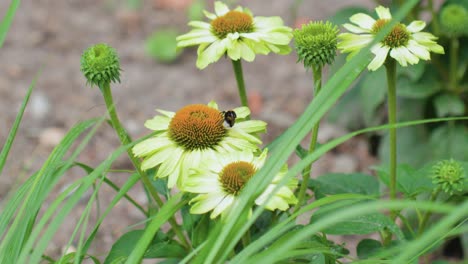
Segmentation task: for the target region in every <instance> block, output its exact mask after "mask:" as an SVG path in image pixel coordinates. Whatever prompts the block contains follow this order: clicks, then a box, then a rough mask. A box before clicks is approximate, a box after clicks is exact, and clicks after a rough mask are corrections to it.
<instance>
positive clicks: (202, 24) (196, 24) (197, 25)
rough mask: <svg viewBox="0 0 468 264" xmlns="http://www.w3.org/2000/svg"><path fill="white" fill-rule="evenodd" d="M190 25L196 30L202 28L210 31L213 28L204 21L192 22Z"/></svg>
mask: <svg viewBox="0 0 468 264" xmlns="http://www.w3.org/2000/svg"><path fill="white" fill-rule="evenodd" d="M188 25H189V26H192V27H194V28H201V29H208V30H209V29H210V28H211V25H210V23H206V22H203V21H190V22H189V23H188Z"/></svg>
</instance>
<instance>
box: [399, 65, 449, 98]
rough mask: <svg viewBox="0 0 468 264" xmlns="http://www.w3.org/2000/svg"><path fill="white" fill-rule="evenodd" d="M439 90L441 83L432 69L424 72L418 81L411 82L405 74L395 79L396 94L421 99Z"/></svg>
mask: <svg viewBox="0 0 468 264" xmlns="http://www.w3.org/2000/svg"><path fill="white" fill-rule="evenodd" d="M440 90H442V84H441V83H440V81H439V80H438V79H437V75H436V74H435V73H434V72H432V71H430V72H427V73H426V74H424V76H423V78H421V80H420V81H418V82H413V81H412V80H411V79H410V78H409V77H406V76H400V77H399V78H398V80H397V95H398V96H401V97H406V98H413V99H423V98H427V97H429V96H431V95H433V94H435V93H437V92H438V91H440Z"/></svg>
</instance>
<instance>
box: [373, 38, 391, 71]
mask: <svg viewBox="0 0 468 264" xmlns="http://www.w3.org/2000/svg"><path fill="white" fill-rule="evenodd" d="M389 50H390V48H389V47H387V46H383V45H381V44H377V45H376V46H374V47H372V49H371V51H372V53H374V54H375V58H374V59H373V60H372V61H371V62H370V63H369V65H368V66H367V69H369V70H370V71H375V70H377V69H378V68H380V66H382V65H383V64H384V62H385V59H386V58H387V55H388V51H389Z"/></svg>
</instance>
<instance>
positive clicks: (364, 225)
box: [310, 207, 403, 237]
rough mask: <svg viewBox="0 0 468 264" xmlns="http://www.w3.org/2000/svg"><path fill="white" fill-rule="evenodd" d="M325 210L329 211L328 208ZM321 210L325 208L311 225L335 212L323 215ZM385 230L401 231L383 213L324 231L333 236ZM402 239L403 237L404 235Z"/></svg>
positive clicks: (314, 217) (354, 219)
mask: <svg viewBox="0 0 468 264" xmlns="http://www.w3.org/2000/svg"><path fill="white" fill-rule="evenodd" d="M324 208H325V209H327V208H326V207H324ZM341 209H342V208H338V209H335V210H341ZM321 210H323V208H321V209H319V210H318V211H317V212H316V213H315V214H314V215H313V216H312V218H311V219H310V223H314V222H316V221H318V220H319V219H321V218H322V217H324V216H326V215H328V214H329V213H331V212H333V210H332V211H331V212H327V213H322V212H321ZM326 211H328V210H326ZM385 228H388V229H390V230H392V231H395V230H399V229H398V226H395V223H393V222H392V220H391V219H390V218H389V217H387V216H385V215H383V214H381V213H373V214H368V215H362V216H357V217H354V218H352V219H348V220H346V221H343V222H340V223H338V224H336V225H333V226H331V227H328V228H326V229H324V230H323V232H324V233H326V234H331V235H365V234H372V233H375V232H378V231H382V230H384V229H385ZM400 232H401V231H400ZM400 232H399V233H400ZM401 237H403V235H402V234H401Z"/></svg>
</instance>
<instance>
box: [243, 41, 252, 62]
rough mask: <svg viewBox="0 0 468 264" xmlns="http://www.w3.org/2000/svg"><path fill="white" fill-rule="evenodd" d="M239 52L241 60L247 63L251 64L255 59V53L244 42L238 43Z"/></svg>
mask: <svg viewBox="0 0 468 264" xmlns="http://www.w3.org/2000/svg"><path fill="white" fill-rule="evenodd" d="M240 51H241V52H240V54H241V58H242V59H244V60H246V61H248V62H252V61H253V60H254V59H255V52H254V51H253V50H252V49H251V48H250V47H249V46H248V45H247V44H245V43H244V42H240Z"/></svg>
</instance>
